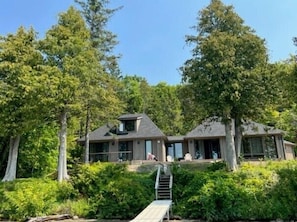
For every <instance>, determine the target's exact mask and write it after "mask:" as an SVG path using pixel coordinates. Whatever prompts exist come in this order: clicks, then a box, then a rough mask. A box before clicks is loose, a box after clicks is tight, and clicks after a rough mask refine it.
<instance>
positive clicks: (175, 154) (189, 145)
mask: <svg viewBox="0 0 297 222" xmlns="http://www.w3.org/2000/svg"><path fill="white" fill-rule="evenodd" d="M118 121H119V125H117V126H115V125H112V126H110V125H108V124H107V125H104V126H102V127H100V128H98V129H96V130H94V131H93V132H91V133H90V135H89V139H90V152H89V155H90V156H89V159H90V162H96V161H110V162H116V161H141V162H143V161H154V159H155V160H159V161H162V162H165V161H175V160H184V159H186V158H185V156H186V155H187V157H191V158H187V159H191V160H196V161H199V160H206V161H207V160H215V159H226V152H225V150H226V139H225V126H224V125H223V124H222V123H221V122H220V121H218V120H217V119H215V118H210V119H208V120H206V121H204V122H203V123H202V124H200V125H198V126H197V127H196V128H195V129H193V130H192V131H190V132H189V133H188V134H186V135H185V136H166V135H165V134H164V133H163V132H162V131H161V130H160V129H159V128H158V127H157V126H156V125H155V124H154V123H153V122H152V120H151V119H150V118H149V117H148V116H147V115H146V114H125V115H122V116H120V117H119V118H118ZM233 132H234V124H233ZM283 134H284V132H283V131H281V130H279V129H275V128H273V127H269V126H265V125H263V124H259V123H255V122H252V121H250V122H246V123H244V124H243V139H242V147H241V155H242V157H243V158H245V159H260V158H270V159H294V158H295V154H294V148H293V147H294V146H295V144H294V143H290V142H288V141H284V139H283ZM78 142H79V143H81V144H83V143H84V138H81V139H79V140H78Z"/></svg>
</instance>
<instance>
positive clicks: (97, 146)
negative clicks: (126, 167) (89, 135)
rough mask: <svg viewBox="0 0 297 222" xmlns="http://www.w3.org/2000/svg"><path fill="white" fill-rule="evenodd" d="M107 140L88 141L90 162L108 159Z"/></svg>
mask: <svg viewBox="0 0 297 222" xmlns="http://www.w3.org/2000/svg"><path fill="white" fill-rule="evenodd" d="M108 151H109V147H108V142H104V143H90V154H89V157H90V162H97V161H102V162H107V161H108Z"/></svg>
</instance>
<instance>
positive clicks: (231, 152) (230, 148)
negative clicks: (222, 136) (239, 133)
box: [225, 120, 237, 171]
mask: <svg viewBox="0 0 297 222" xmlns="http://www.w3.org/2000/svg"><path fill="white" fill-rule="evenodd" d="M225 132H226V159H227V164H228V168H229V170H231V171H236V170H237V162H236V152H235V144H234V138H233V133H232V121H231V120H229V121H227V122H226V123H225Z"/></svg>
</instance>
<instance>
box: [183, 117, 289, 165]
mask: <svg viewBox="0 0 297 222" xmlns="http://www.w3.org/2000/svg"><path fill="white" fill-rule="evenodd" d="M232 131H233V132H234V122H233V130H232ZM283 133H284V132H283V131H281V130H279V129H275V128H273V127H269V126H265V125H263V124H259V123H255V122H252V121H250V122H246V123H244V124H243V138H242V147H241V156H242V157H243V158H245V159H259V158H271V159H293V158H294V155H293V154H291V155H289V154H288V152H292V149H290V148H288V149H287V150H288V151H286V149H285V143H284V140H283ZM185 140H187V141H188V149H189V153H191V154H192V155H193V157H194V158H195V159H226V152H225V150H226V139H225V126H224V125H223V124H222V123H221V122H220V121H219V120H217V119H214V118H210V119H208V120H206V121H204V122H203V123H202V124H200V125H198V126H197V127H196V128H195V129H193V130H192V131H191V132H189V133H188V134H187V135H186V136H185Z"/></svg>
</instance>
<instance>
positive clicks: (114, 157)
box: [108, 141, 119, 162]
mask: <svg viewBox="0 0 297 222" xmlns="http://www.w3.org/2000/svg"><path fill="white" fill-rule="evenodd" d="M118 151H119V150H118V141H114V142H109V153H110V154H109V156H108V161H109V162H116V161H118V159H119V154H118Z"/></svg>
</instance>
